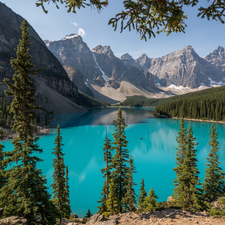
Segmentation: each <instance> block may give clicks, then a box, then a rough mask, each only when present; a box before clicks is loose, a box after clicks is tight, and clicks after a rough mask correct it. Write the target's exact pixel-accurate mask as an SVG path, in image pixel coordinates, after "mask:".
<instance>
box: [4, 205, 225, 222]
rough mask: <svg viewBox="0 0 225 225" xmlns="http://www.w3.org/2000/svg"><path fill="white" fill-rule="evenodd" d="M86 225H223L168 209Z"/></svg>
mask: <svg viewBox="0 0 225 225" xmlns="http://www.w3.org/2000/svg"><path fill="white" fill-rule="evenodd" d="M9 222H10V223H11V224H21V225H28V223H27V221H26V219H24V218H22V217H17V216H12V217H9V218H4V219H0V224H2V225H3V224H8V223H9ZM62 222H63V223H62V224H61V225H81V224H83V223H81V222H82V219H81V218H77V219H75V220H73V222H71V221H70V220H68V219H65V218H63V221H62ZM86 224H87V225H117V224H118V225H176V224H177V225H178V224H180V225H197V224H198V225H225V221H224V219H223V218H214V217H212V216H208V214H207V212H206V211H204V212H190V211H184V210H181V209H173V208H168V209H164V210H161V211H156V212H146V213H141V214H137V213H134V212H126V213H119V214H116V215H112V216H110V217H108V218H105V217H104V216H102V215H100V214H95V215H93V216H92V217H91V218H90V219H89V220H88V221H87V222H86Z"/></svg>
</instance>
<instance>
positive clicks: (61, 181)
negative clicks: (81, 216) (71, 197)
mask: <svg viewBox="0 0 225 225" xmlns="http://www.w3.org/2000/svg"><path fill="white" fill-rule="evenodd" d="M62 146H63V144H62V136H61V134H60V126H59V125H58V126H57V136H56V138H55V148H54V149H53V150H54V151H53V152H52V154H54V155H55V158H54V159H53V167H54V172H53V175H52V177H53V184H51V187H52V193H53V198H52V201H53V203H54V204H55V205H56V207H57V209H58V210H59V212H60V223H61V220H62V218H63V216H65V215H66V216H68V218H69V216H70V215H69V211H70V206H69V205H68V204H69V202H68V194H69V193H68V190H69V189H68V187H67V185H68V180H67V179H68V174H67V178H66V175H65V169H66V167H65V164H64V158H63V156H64V155H65V153H63V152H62Z"/></svg>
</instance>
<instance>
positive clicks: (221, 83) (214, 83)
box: [208, 77, 225, 86]
mask: <svg viewBox="0 0 225 225" xmlns="http://www.w3.org/2000/svg"><path fill="white" fill-rule="evenodd" d="M208 79H209V81H210V85H220V86H223V85H225V83H223V82H222V81H219V82H216V81H214V80H212V79H211V78H210V77H208Z"/></svg>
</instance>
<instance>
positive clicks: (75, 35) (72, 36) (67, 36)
mask: <svg viewBox="0 0 225 225" xmlns="http://www.w3.org/2000/svg"><path fill="white" fill-rule="evenodd" d="M78 36H79V35H77V34H70V35H66V37H64V38H63V39H62V40H67V39H72V38H75V37H78Z"/></svg>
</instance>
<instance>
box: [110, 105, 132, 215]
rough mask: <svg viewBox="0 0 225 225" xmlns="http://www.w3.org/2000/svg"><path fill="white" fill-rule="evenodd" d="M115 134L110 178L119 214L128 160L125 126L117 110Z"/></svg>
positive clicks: (120, 112) (124, 192)
mask: <svg viewBox="0 0 225 225" xmlns="http://www.w3.org/2000/svg"><path fill="white" fill-rule="evenodd" d="M115 122H116V123H115V133H114V134H113V138H114V142H113V143H112V144H113V145H114V146H113V147H112V149H113V150H114V149H115V150H116V151H115V155H114V156H113V158H112V168H113V172H112V177H113V180H114V182H115V188H116V193H117V199H118V206H117V207H118V209H119V212H122V211H123V198H124V197H125V195H126V189H125V186H126V185H127V184H126V181H127V180H128V166H127V163H128V160H129V150H128V149H127V143H128V141H127V140H126V136H125V131H124V130H125V128H126V126H127V125H126V124H125V122H124V119H123V118H122V110H121V108H119V110H118V112H117V120H116V121H115Z"/></svg>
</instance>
